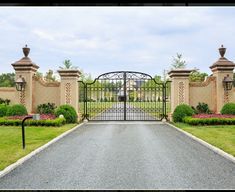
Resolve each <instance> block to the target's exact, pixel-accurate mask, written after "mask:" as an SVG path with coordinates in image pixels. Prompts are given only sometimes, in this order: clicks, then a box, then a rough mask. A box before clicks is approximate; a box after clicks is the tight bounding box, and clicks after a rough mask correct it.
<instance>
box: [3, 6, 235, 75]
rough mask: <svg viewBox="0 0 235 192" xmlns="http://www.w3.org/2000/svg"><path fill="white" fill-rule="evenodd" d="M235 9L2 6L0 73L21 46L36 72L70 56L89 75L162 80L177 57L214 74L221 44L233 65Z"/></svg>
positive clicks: (54, 66) (7, 68) (56, 65)
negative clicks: (121, 73)
mask: <svg viewBox="0 0 235 192" xmlns="http://www.w3.org/2000/svg"><path fill="white" fill-rule="evenodd" d="M234 21H235V7H0V42H1V45H0V69H1V71H0V73H3V72H4V73H5V72H13V68H12V66H11V63H13V62H15V61H17V60H19V59H20V58H22V56H23V53H22V47H23V46H24V45H25V44H28V46H29V47H30V48H31V52H30V55H29V56H30V58H31V59H32V60H33V61H34V62H35V63H36V64H38V65H39V66H40V68H39V71H40V72H43V73H45V72H46V71H48V69H52V70H54V71H56V70H57V69H58V68H59V66H62V62H63V61H64V60H65V59H70V60H71V61H72V63H73V65H74V66H77V67H79V68H80V69H82V70H83V71H84V72H86V73H90V74H91V75H92V76H93V77H96V76H97V75H99V74H101V73H105V72H109V71H116V70H132V71H142V72H145V73H148V74H150V75H155V74H158V75H162V74H163V71H164V70H168V69H170V67H171V63H172V60H173V56H175V55H176V53H177V52H178V53H181V54H182V55H183V58H184V60H186V62H187V68H195V67H196V68H198V69H200V71H203V72H206V73H208V74H211V71H210V69H209V66H210V65H211V64H213V63H214V62H215V61H216V60H217V59H218V58H219V54H218V48H219V47H220V45H221V44H224V46H225V47H226V48H227V53H226V55H225V56H226V57H227V58H228V59H229V60H232V61H234V60H235V41H234V39H235V23H234Z"/></svg>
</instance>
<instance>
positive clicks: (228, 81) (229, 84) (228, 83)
mask: <svg viewBox="0 0 235 192" xmlns="http://www.w3.org/2000/svg"><path fill="white" fill-rule="evenodd" d="M223 87H224V90H225V91H229V90H231V89H232V88H233V79H232V78H231V77H229V75H227V76H226V77H224V80H223Z"/></svg>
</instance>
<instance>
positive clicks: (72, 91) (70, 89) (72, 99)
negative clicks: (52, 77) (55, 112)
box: [58, 69, 81, 113]
mask: <svg viewBox="0 0 235 192" xmlns="http://www.w3.org/2000/svg"><path fill="white" fill-rule="evenodd" d="M58 73H59V75H60V77H61V83H60V104H61V105H63V104H69V105H71V106H73V107H74V109H75V110H76V112H77V113H78V112H79V103H78V100H79V83H78V78H79V77H80V75H81V72H80V71H79V70H77V69H62V70H58Z"/></svg>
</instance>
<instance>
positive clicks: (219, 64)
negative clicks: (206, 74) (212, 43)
mask: <svg viewBox="0 0 235 192" xmlns="http://www.w3.org/2000/svg"><path fill="white" fill-rule="evenodd" d="M225 52H226V48H224V46H223V45H221V47H220V48H219V53H220V58H219V59H218V60H217V61H216V62H215V63H213V65H211V66H210V69H211V70H212V71H213V72H214V71H233V69H234V67H235V64H234V63H233V62H232V61H229V60H228V59H227V58H226V57H224V55H225Z"/></svg>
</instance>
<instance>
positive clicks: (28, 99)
mask: <svg viewBox="0 0 235 192" xmlns="http://www.w3.org/2000/svg"><path fill="white" fill-rule="evenodd" d="M22 49H23V54H24V57H23V58H21V59H20V60H19V61H16V62H15V63H12V66H13V68H14V70H15V78H16V80H17V79H19V78H23V79H24V80H25V83H26V84H25V89H24V90H22V91H19V92H18V91H17V92H16V98H17V100H18V102H19V103H21V104H23V105H25V107H26V108H27V111H28V112H29V113H31V112H33V109H32V106H33V104H32V102H33V76H34V74H35V73H36V71H37V70H38V68H39V66H38V65H36V64H35V63H34V62H32V60H31V59H30V58H29V57H28V55H29V53H30V48H29V47H28V46H27V45H25V47H23V48H22Z"/></svg>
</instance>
